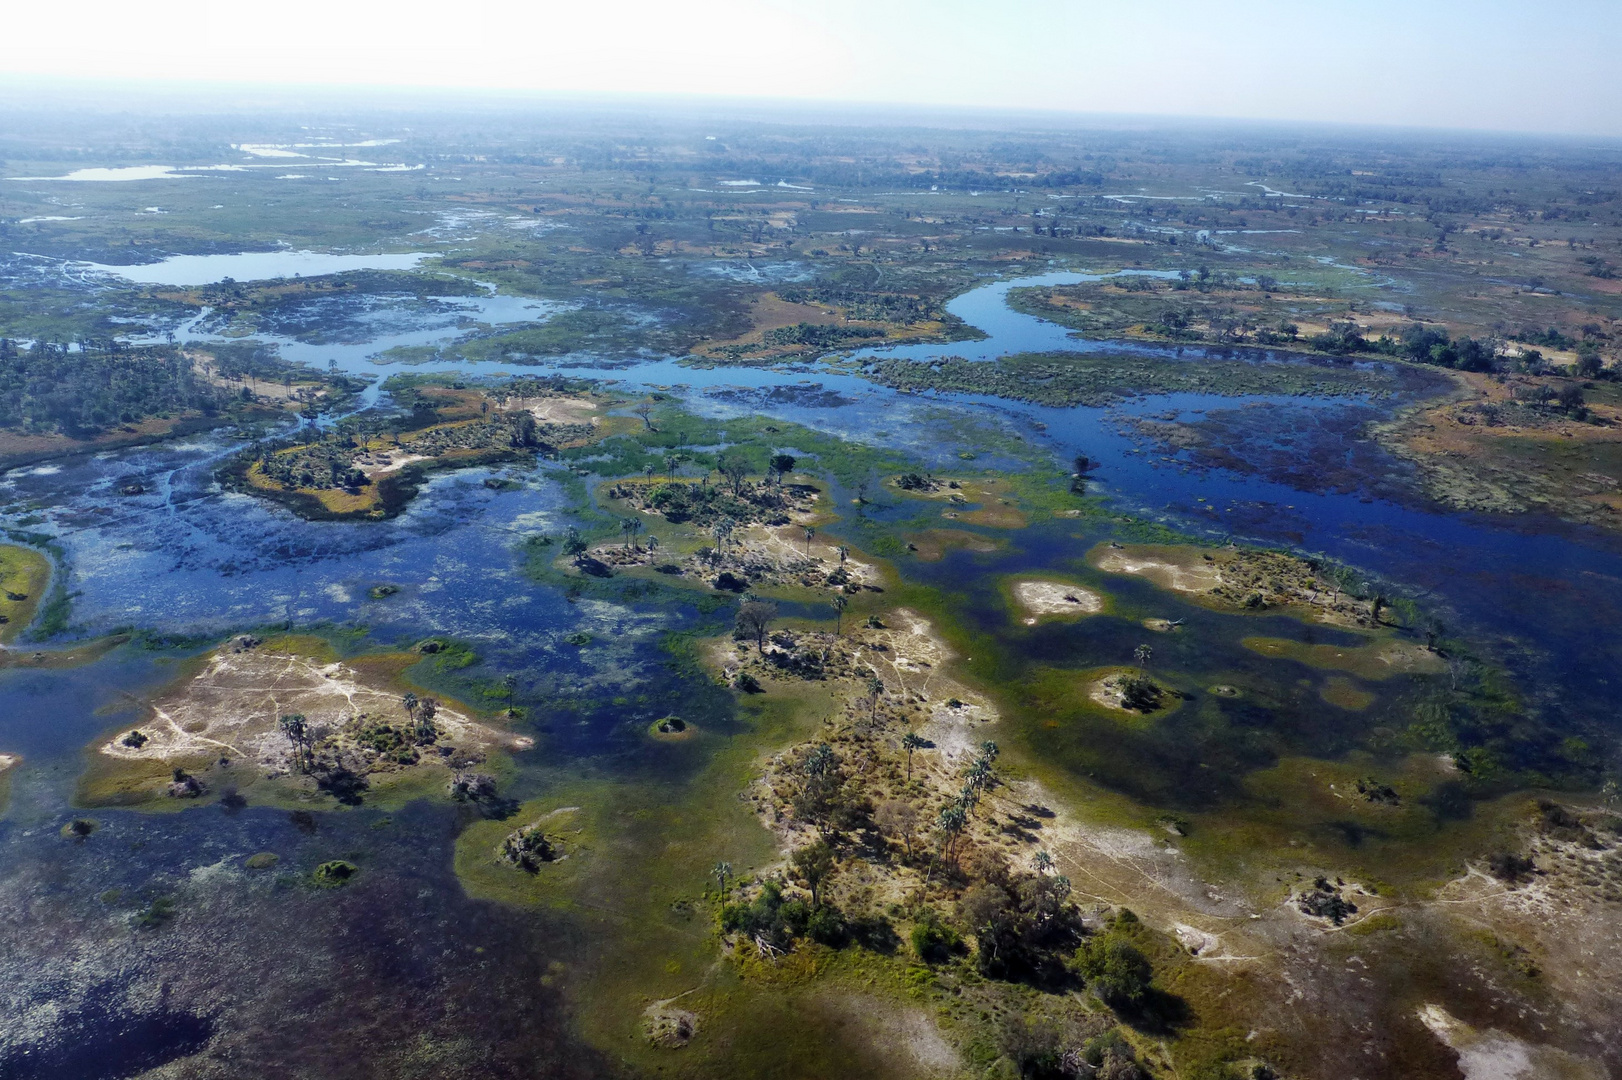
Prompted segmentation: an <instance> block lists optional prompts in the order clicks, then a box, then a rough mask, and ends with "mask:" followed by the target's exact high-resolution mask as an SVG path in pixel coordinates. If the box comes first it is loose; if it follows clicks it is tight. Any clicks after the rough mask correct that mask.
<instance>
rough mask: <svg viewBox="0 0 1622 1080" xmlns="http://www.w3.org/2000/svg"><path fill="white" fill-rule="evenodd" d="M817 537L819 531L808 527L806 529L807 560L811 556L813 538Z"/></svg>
mask: <svg viewBox="0 0 1622 1080" xmlns="http://www.w3.org/2000/svg"><path fill="white" fill-rule="evenodd" d="M815 535H817V530H815V529H813V528H812V527H811V526H809V525H807V526H806V527H805V554H806V557H807V558H809V557H810V555H811V538H812V537H813V536H815Z"/></svg>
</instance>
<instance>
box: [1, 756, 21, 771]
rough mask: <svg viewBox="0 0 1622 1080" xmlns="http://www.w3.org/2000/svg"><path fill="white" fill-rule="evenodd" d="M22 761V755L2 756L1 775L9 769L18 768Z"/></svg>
mask: <svg viewBox="0 0 1622 1080" xmlns="http://www.w3.org/2000/svg"><path fill="white" fill-rule="evenodd" d="M21 761H22V755H20V754H0V773H3V772H5V771H6V770H7V769H13V768H16V767H17V764H18V763H19V762H21Z"/></svg>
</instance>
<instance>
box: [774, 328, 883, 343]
mask: <svg viewBox="0 0 1622 1080" xmlns="http://www.w3.org/2000/svg"><path fill="white" fill-rule="evenodd" d="M883 336H884V331H883V330H877V329H875V328H873V327H871V326H824V325H822V324H820V323H804V322H803V323H795V324H794V325H793V326H779V327H778V328H777V329H775V330H768V331H766V334H765V337H764V340H765V342H766V344H768V345H809V346H811V347H812V348H813V349H837V348H839V347H840V346H841V345H848V344H850V343H851V342H853V341H869V340H872V339H873V338H881V337H883Z"/></svg>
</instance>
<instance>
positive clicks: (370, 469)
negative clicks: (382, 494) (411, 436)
mask: <svg viewBox="0 0 1622 1080" xmlns="http://www.w3.org/2000/svg"><path fill="white" fill-rule="evenodd" d="M427 460H428V456H427V455H426V454H413V453H410V452H408V451H405V450H398V449H396V450H374V451H371V452H369V453H365V454H362V455H360V456H359V457H357V458H356V459H355V468H357V469H359V470H360V471H361V472H363V473H365V474H366V478H367V479H368V480H376V479H377V478H378V477H380V476H387V475H389V474H390V473H396V472H399V471H400V470H401V469H403V468H405V467H406V466H407V465H413V464H415V463H417V462H419V461H427Z"/></svg>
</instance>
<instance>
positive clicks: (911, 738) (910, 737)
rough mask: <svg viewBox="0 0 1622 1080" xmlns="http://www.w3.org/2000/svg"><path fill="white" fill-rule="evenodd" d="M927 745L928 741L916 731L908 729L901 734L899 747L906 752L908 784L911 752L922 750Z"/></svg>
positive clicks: (910, 772)
mask: <svg viewBox="0 0 1622 1080" xmlns="http://www.w3.org/2000/svg"><path fill="white" fill-rule="evenodd" d="M928 745H929V743H928V742H926V741H925V740H924V738H923V736H921V735H919V734H918V733H917V732H914V731H909V732H907V733H906V734H905V735H903V736H901V749H903V750H905V751H906V752H907V782H908V783H909V784H910V783H911V782H912V752H913V751H914V750H922V749H923V748H924V747H926V746H928Z"/></svg>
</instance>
